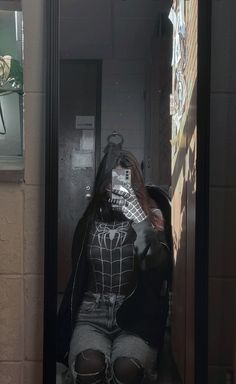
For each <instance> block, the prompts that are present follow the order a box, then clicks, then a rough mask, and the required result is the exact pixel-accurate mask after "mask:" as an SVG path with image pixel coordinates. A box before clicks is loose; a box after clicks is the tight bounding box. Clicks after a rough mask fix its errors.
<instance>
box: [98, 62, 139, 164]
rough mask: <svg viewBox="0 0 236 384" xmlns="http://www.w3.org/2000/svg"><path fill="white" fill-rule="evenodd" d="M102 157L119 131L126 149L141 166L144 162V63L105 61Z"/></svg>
mask: <svg viewBox="0 0 236 384" xmlns="http://www.w3.org/2000/svg"><path fill="white" fill-rule="evenodd" d="M102 76H103V77H102V124H101V155H103V149H104V147H105V146H106V144H107V137H108V135H109V134H111V133H112V131H114V130H116V131H118V132H119V133H121V134H122V135H123V137H124V145H123V147H124V148H126V149H128V150H130V151H131V152H132V153H133V154H134V155H135V156H136V157H137V159H138V161H139V162H140V163H141V161H142V160H143V159H144V122H145V119H144V117H145V116H144V87H145V85H144V84H145V62H144V61H141V60H138V61H126V60H115V61H112V60H105V61H104V62H103V74H102Z"/></svg>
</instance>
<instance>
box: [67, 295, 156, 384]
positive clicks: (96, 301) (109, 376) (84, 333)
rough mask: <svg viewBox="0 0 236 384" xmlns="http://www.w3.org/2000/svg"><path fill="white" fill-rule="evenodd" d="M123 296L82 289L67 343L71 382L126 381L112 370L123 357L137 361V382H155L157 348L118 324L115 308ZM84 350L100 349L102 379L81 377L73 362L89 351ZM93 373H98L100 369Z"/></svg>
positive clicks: (121, 382)
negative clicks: (81, 297)
mask: <svg viewBox="0 0 236 384" xmlns="http://www.w3.org/2000/svg"><path fill="white" fill-rule="evenodd" d="M123 300H124V296H123V295H116V294H106V295H103V294H99V293H93V292H86V293H85V296H84V300H83V302H82V304H81V306H80V310H79V313H78V316H77V322H76V326H75V329H74V332H73V335H72V338H71V343H70V352H69V367H70V370H71V373H72V376H73V380H74V384H77V383H78V384H80V382H81V383H83V382H85V383H87V382H88V383H89V384H90V383H91V384H95V383H100V382H101V383H104V384H105V383H113V382H114V383H118V384H123V383H125V384H126V381H121V380H119V378H117V377H116V375H115V370H114V366H116V365H117V364H116V363H117V362H122V361H125V358H128V359H129V362H130V365H136V368H140V369H142V373H143V374H142V380H141V381H140V382H142V383H144V382H145V383H154V382H156V379H157V372H156V360H157V350H156V349H155V348H153V347H151V346H150V345H149V344H147V342H146V341H144V340H143V339H142V338H141V337H139V336H138V335H134V334H131V333H129V332H126V331H123V330H121V329H120V328H119V327H118V325H117V322H116V312H117V309H118V308H119V306H120V305H121V303H122V302H123ZM86 351H97V352H98V356H99V353H100V354H101V355H102V356H104V362H105V367H104V378H105V379H103V380H101V381H99V380H100V379H99V378H98V376H97V377H96V375H94V377H93V378H94V380H91V381H89V380H88V381H86V380H85V381H83V380H82V379H80V375H78V369H75V368H76V363H77V359H78V356H79V358H80V359H81V358H84V359H85V360H86V359H87V357H86V356H90V353H91V352H86ZM122 359H123V360H122ZM87 360H88V359H87ZM126 360H127V359H126ZM121 365H122V364H121ZM95 373H96V374H97V375H98V374H99V372H95ZM79 374H80V372H79ZM84 375H85V373H84ZM87 375H89V373H87ZM82 376H83V373H82V374H81V377H82ZM90 376H91V374H90ZM91 379H92V378H91ZM80 380H81V381H80ZM131 382H132V381H130V383H131Z"/></svg>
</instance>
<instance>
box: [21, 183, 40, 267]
mask: <svg viewBox="0 0 236 384" xmlns="http://www.w3.org/2000/svg"><path fill="white" fill-rule="evenodd" d="M43 265H44V188H43V187H38V186H27V185H26V186H25V206H24V272H25V273H35V274H39V273H43Z"/></svg>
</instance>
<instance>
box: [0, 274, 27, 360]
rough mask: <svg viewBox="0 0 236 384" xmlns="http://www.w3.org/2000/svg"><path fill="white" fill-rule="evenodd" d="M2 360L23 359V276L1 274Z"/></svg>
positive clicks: (0, 340)
mask: <svg viewBox="0 0 236 384" xmlns="http://www.w3.org/2000/svg"><path fill="white" fill-rule="evenodd" d="M0 292H1V295H0V346H1V348H0V360H2V361H4V360H9V361H16V360H22V358H23V348H24V338H23V282H22V278H18V277H12V276H4V275H1V276H0Z"/></svg>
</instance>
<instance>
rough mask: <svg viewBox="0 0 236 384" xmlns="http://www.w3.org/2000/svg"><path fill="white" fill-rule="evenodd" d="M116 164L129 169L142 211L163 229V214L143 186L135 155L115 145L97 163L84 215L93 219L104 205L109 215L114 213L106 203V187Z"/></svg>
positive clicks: (157, 227) (155, 224)
mask: <svg viewBox="0 0 236 384" xmlns="http://www.w3.org/2000/svg"><path fill="white" fill-rule="evenodd" d="M116 166H121V167H122V168H129V169H131V185H132V188H133V189H134V192H135V194H136V196H137V198H138V201H139V203H140V205H141V207H142V209H143V211H144V212H145V214H146V215H147V216H148V217H149V219H150V221H151V223H152V224H153V226H154V227H155V228H156V229H157V230H163V228H164V222H163V216H162V214H161V212H160V210H159V209H158V207H157V204H156V203H155V202H154V200H152V199H151V198H150V196H149V194H148V192H147V189H146V188H145V184H144V179H143V174H142V170H141V167H140V166H139V163H138V161H137V159H136V157H135V156H134V155H133V154H132V153H131V152H130V151H127V150H125V149H121V148H120V147H116V146H114V147H112V148H108V150H107V151H106V153H105V155H104V157H103V159H102V161H101V163H100V165H99V168H98V172H97V176H96V179H95V183H94V189H93V195H92V200H91V202H90V204H89V206H88V208H87V210H86V212H85V215H84V216H89V217H90V219H91V220H94V218H95V217H96V215H97V214H98V212H99V211H100V210H101V207H102V208H104V207H105V209H107V210H108V214H109V215H112V214H114V212H112V210H111V206H110V207H109V205H108V203H107V196H106V188H107V186H108V185H109V184H111V173H112V169H113V168H115V167H116Z"/></svg>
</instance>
